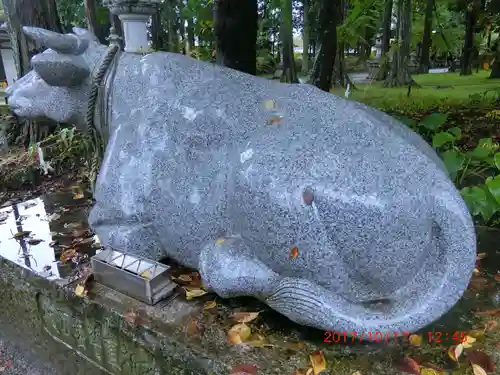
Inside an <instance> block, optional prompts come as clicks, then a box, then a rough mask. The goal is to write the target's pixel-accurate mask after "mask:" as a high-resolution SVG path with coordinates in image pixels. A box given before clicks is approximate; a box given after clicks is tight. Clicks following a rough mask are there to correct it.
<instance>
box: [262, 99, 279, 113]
mask: <svg viewBox="0 0 500 375" xmlns="http://www.w3.org/2000/svg"><path fill="white" fill-rule="evenodd" d="M264 108H265V109H267V110H268V111H270V110H271V109H275V108H276V101H275V100H266V101H264Z"/></svg>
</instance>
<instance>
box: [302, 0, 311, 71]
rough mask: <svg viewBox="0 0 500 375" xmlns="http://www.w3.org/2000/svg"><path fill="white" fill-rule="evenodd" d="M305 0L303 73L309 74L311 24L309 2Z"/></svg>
mask: <svg viewBox="0 0 500 375" xmlns="http://www.w3.org/2000/svg"><path fill="white" fill-rule="evenodd" d="M310 1H311V0H304V27H303V32H302V73H306V74H307V72H309V38H310V35H311V30H310V28H311V26H310V24H309V2H310Z"/></svg>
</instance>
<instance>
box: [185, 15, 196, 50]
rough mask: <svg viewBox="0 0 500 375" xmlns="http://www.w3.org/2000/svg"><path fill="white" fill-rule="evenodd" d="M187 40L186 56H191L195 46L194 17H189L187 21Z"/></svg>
mask: <svg viewBox="0 0 500 375" xmlns="http://www.w3.org/2000/svg"><path fill="white" fill-rule="evenodd" d="M186 33H187V39H186V55H189V54H190V53H191V51H192V50H193V48H194V47H195V46H194V25H193V17H188V19H187V30H186Z"/></svg>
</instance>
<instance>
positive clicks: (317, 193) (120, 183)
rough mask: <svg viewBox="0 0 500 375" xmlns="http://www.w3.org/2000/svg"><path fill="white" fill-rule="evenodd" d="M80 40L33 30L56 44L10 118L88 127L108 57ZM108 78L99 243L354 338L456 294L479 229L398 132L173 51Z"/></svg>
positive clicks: (413, 319) (432, 314)
mask: <svg viewBox="0 0 500 375" xmlns="http://www.w3.org/2000/svg"><path fill="white" fill-rule="evenodd" d="M73 31H74V34H66V35H61V34H57V33H53V32H50V31H47V30H43V29H37V28H30V27H25V28H24V33H25V34H27V35H28V36H29V37H30V38H31V39H33V40H35V41H37V42H38V43H40V44H43V45H45V46H47V47H49V49H48V50H46V51H45V52H43V53H41V54H38V55H36V56H34V57H33V59H32V66H33V71H31V72H29V73H28V74H27V75H26V76H24V77H22V78H21V79H19V80H18V81H17V82H16V83H15V84H14V85H13V86H12V87H9V89H8V90H7V92H8V96H9V104H10V106H11V107H12V109H13V110H14V112H15V113H16V114H17V115H19V116H23V117H26V118H36V117H41V116H45V117H49V118H51V119H53V120H56V121H60V122H68V123H72V124H75V125H76V126H77V127H79V128H80V129H85V127H86V124H87V122H86V121H85V113H86V111H87V106H88V103H87V102H88V100H89V92H90V90H91V85H92V82H93V80H92V77H93V76H94V75H96V72H98V71H99V70H101V71H102V70H103V64H104V63H103V60H104V56H106V53H107V49H108V47H106V46H104V45H100V44H99V43H98V42H97V39H96V38H95V37H94V36H93V35H91V34H89V33H88V32H87V31H86V30H83V29H74V30H73ZM104 68H105V70H106V71H107V77H106V78H105V84H103V87H104V94H105V95H104V96H103V97H104V100H100V101H96V113H102V112H103V111H104V112H107V117H106V118H105V119H104V120H103V121H101V125H100V126H101V128H100V131H101V132H103V133H106V137H105V138H106V139H107V145H106V152H105V156H104V160H103V164H102V167H101V170H100V172H99V176H98V180H97V183H96V191H95V199H96V204H95V206H94V208H93V210H92V212H91V214H90V223H91V226H92V227H93V229H94V230H95V231H96V233H97V235H98V236H99V238H100V239H101V242H102V243H103V244H104V245H106V246H111V247H114V248H116V249H122V250H126V251H127V252H130V253H133V254H137V255H141V256H146V257H149V258H150V259H151V258H157V257H158V256H159V254H161V255H163V256H165V255H167V256H169V257H171V258H173V259H175V260H177V261H178V262H180V263H182V264H183V265H185V266H188V267H192V268H195V269H198V270H199V271H200V274H201V277H202V280H203V282H204V284H205V285H206V286H207V288H209V289H210V290H212V291H214V292H216V293H217V294H218V295H220V296H221V297H232V296H254V297H257V298H259V299H260V300H262V301H264V302H265V303H267V304H268V305H269V306H270V307H272V308H273V309H275V310H277V311H279V312H280V313H282V314H283V315H285V316H287V317H289V318H290V319H291V320H293V321H295V322H298V323H300V324H303V325H307V326H312V327H316V328H320V329H324V330H329V331H333V330H335V331H340V332H347V334H348V335H350V334H352V335H354V334H357V335H360V333H361V332H362V331H363V332H375V331H376V332H378V331H382V332H386V331H388V332H391V334H392V333H393V332H396V333H398V332H405V331H410V332H411V331H415V330H418V329H420V328H422V327H424V326H425V325H427V324H429V323H431V322H433V321H434V320H436V319H437V318H439V317H440V316H441V315H443V314H444V313H445V312H447V311H448V310H449V309H450V308H451V307H452V306H453V305H454V304H455V303H456V302H457V301H458V300H459V299H460V297H461V295H462V294H463V292H464V290H465V289H466V287H467V285H468V282H469V279H470V277H471V274H472V270H473V268H474V262H475V234H474V229H473V223H472V221H471V217H470V215H469V212H468V210H467V208H466V206H465V204H464V202H463V200H462V199H461V197H460V195H459V193H458V192H457V190H456V189H455V186H454V185H453V183H452V182H451V181H450V179H449V178H448V176H447V173H446V170H445V168H444V165H443V164H442V162H441V161H440V159H439V158H438V156H437V155H436V153H435V152H434V151H433V150H432V149H431V148H430V147H429V146H428V145H427V144H426V142H425V141H424V140H423V139H421V138H420V137H419V136H418V135H417V134H415V133H413V132H412V131H410V130H409V129H408V128H406V127H405V126H404V125H402V124H400V123H399V122H397V121H396V120H394V119H393V118H391V117H389V116H387V115H385V114H383V113H381V112H379V111H376V110H374V109H371V108H369V107H367V106H365V105H362V104H360V103H356V102H352V101H347V100H344V99H342V98H339V97H337V96H334V95H331V94H328V93H326V92H323V91H320V90H318V89H317V88H315V87H313V86H311V85H306V84H304V85H289V84H281V83H277V82H273V81H270V80H266V79H263V78H258V77H254V76H250V75H247V74H244V73H240V72H237V71H234V70H231V69H228V68H224V67H220V66H217V65H213V64H210V63H206V62H203V61H198V60H195V59H192V58H189V57H186V56H183V55H181V54H173V53H164V52H153V53H148V54H133V53H124V52H119V53H118V54H117V56H115V57H114V59H113V61H112V63H110V64H109V67H106V66H104ZM99 103H100V104H99ZM103 108H107V110H104V109H103ZM96 116H97V115H96ZM97 122H99V121H97ZM103 125H105V126H103Z"/></svg>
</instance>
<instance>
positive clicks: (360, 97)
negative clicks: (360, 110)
mask: <svg viewBox="0 0 500 375" xmlns="http://www.w3.org/2000/svg"><path fill="white" fill-rule="evenodd" d="M489 74H490V73H489V72H487V71H480V72H479V73H477V74H476V73H474V74H473V75H472V76H464V77H461V76H459V74H458V73H436V74H423V75H415V76H414V77H413V78H414V79H415V81H416V82H417V83H418V84H419V85H421V87H419V88H418V87H412V90H411V94H410V96H409V97H408V87H397V88H384V87H383V83H381V82H373V83H370V84H360V85H356V87H357V89H358V90H354V91H352V92H351V96H350V99H353V100H357V101H360V102H363V103H366V104H369V105H371V106H374V107H377V108H380V109H382V110H385V111H389V112H401V111H403V112H406V111H417V112H421V111H426V110H436V109H437V110H446V109H449V108H452V107H464V106H474V107H478V106H481V107H482V106H485V107H488V106H491V105H492V101H493V100H494V99H495V98H496V97H497V96H498V95H499V94H500V80H497V79H489V78H488V76H489ZM488 90H496V92H497V93H496V94H495V93H489V94H487V95H486V96H483V94H484V93H485V92H486V91H488ZM344 91H345V89H343V88H334V89H333V90H332V92H333V93H334V94H337V95H341V96H343V95H344Z"/></svg>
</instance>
